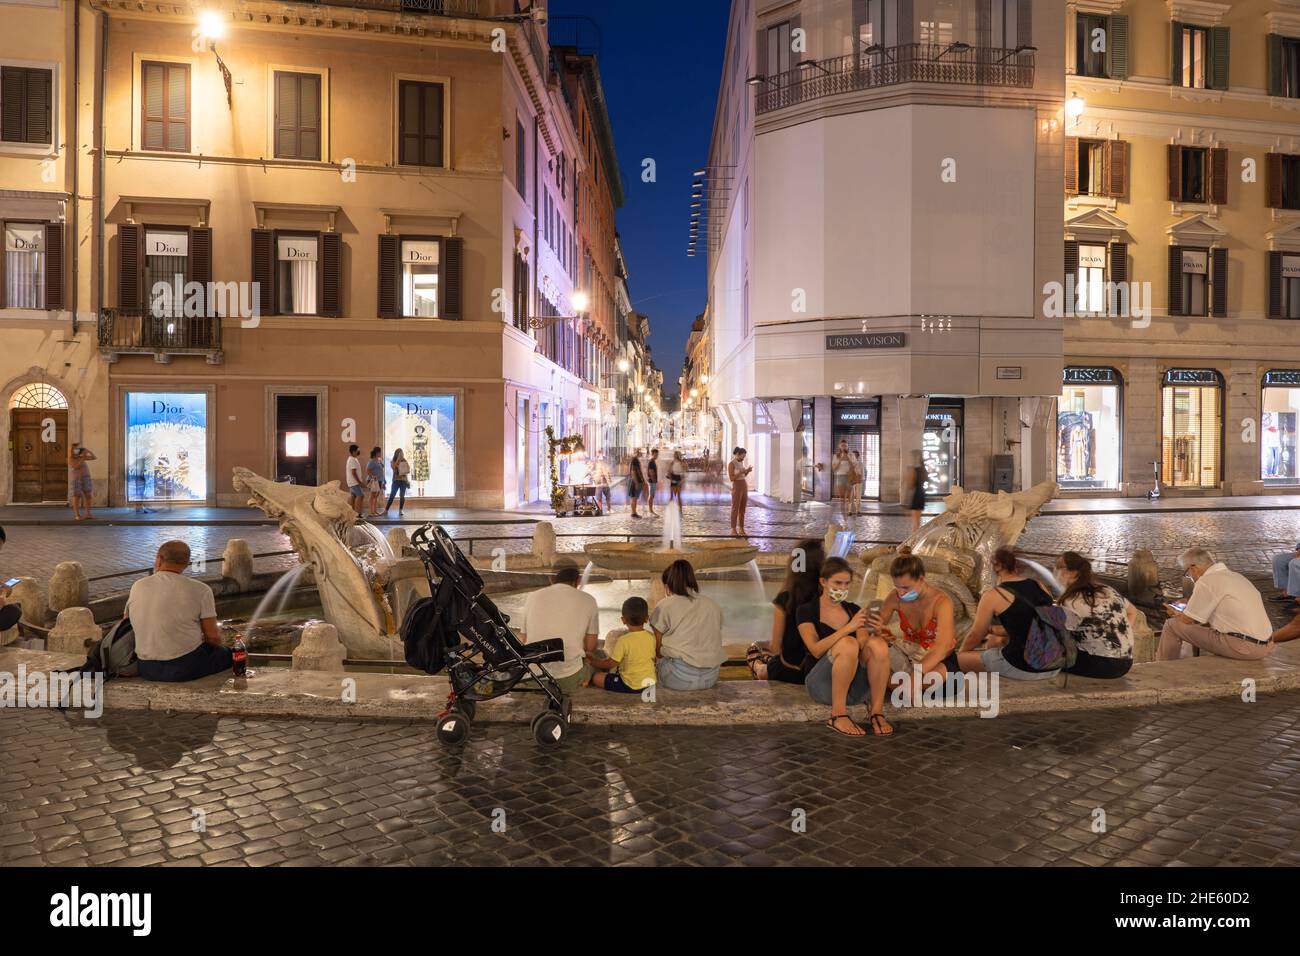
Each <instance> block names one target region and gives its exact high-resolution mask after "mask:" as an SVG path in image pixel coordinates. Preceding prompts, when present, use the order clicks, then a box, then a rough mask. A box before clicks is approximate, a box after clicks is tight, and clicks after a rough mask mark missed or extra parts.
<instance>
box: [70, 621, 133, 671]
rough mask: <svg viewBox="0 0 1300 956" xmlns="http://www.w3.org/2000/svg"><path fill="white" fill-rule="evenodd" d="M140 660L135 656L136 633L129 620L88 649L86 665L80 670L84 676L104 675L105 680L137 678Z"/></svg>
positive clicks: (122, 622) (119, 623)
mask: <svg viewBox="0 0 1300 956" xmlns="http://www.w3.org/2000/svg"><path fill="white" fill-rule="evenodd" d="M139 664H140V660H139V658H137V657H136V656H135V631H133V630H132V629H131V622H130V621H129V620H122V621H120V622H118V625H117V626H116V627H115V628H113V630H111V631H109V632H108V634H107V636H105V637H101V638H100V639H99V640H97V641H95V642H94V643H92V644H91V645H90V646H89V647H88V648H86V663H85V664H83V665H82V666H81V667H80V668H78V670H80V671H81V673H83V674H103V675H104V680H108V679H109V678H111V677H135V676H136V674H137V673H138V671H139Z"/></svg>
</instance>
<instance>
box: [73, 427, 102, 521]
mask: <svg viewBox="0 0 1300 956" xmlns="http://www.w3.org/2000/svg"><path fill="white" fill-rule="evenodd" d="M92 461H95V453H94V452H93V451H91V450H90V449H89V448H84V447H82V446H81V445H78V444H75V443H74V444H72V445H70V446H69V447H68V496H69V498H70V499H71V501H72V516H73V520H75V521H89V520H90V519H91V518H93V517H95V516H94V515H93V514H92V513H91V511H90V499H91V498H92V497H93V496H94V493H95V484H94V482H93V481H92V480H91V478H90V462H92ZM83 503H84V504H85V506H86V514H85V517H84V518H83V517H82V514H81V505H82V504H83Z"/></svg>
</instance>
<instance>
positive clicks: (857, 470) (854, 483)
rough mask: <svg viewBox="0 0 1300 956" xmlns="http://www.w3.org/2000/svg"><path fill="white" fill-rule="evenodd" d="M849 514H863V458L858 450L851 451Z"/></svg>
mask: <svg viewBox="0 0 1300 956" xmlns="http://www.w3.org/2000/svg"><path fill="white" fill-rule="evenodd" d="M849 463H850V465H851V470H850V471H849V514H851V515H860V514H862V459H861V458H859V457H858V453H857V451H851V452H849Z"/></svg>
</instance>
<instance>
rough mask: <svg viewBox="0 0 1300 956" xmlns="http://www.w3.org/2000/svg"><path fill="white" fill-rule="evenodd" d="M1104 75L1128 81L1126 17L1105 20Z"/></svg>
mask: <svg viewBox="0 0 1300 956" xmlns="http://www.w3.org/2000/svg"><path fill="white" fill-rule="evenodd" d="M1106 75H1107V76H1109V77H1110V78H1111V79H1112V80H1126V79H1128V17H1125V16H1120V15H1119V14H1115V15H1114V16H1111V17H1109V18H1107V20H1106Z"/></svg>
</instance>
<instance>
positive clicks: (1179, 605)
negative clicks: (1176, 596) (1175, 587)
mask: <svg viewBox="0 0 1300 956" xmlns="http://www.w3.org/2000/svg"><path fill="white" fill-rule="evenodd" d="M1169 606H1170V607H1171V608H1173V609H1174V610H1175V611H1177V612H1178V613H1179V614H1182V613H1183V612H1184V611H1186V610H1187V602H1186V601H1176V602H1170V604H1169Z"/></svg>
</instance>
